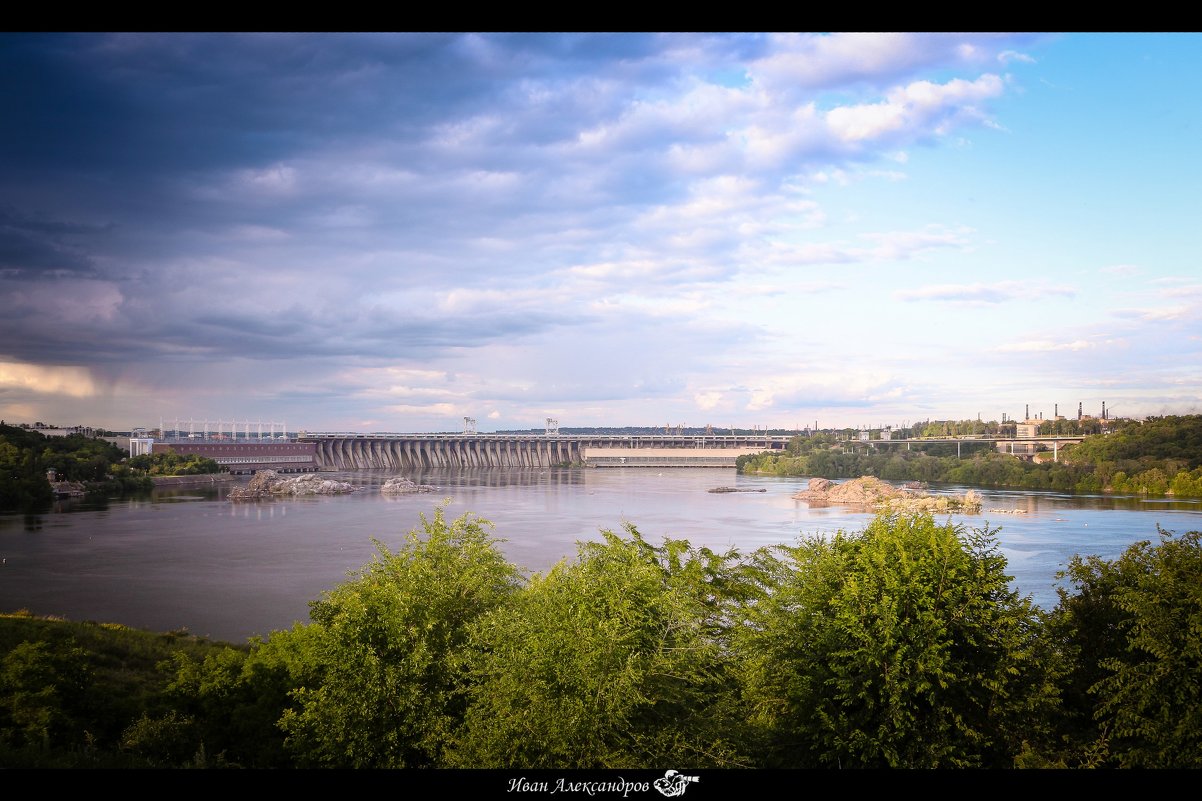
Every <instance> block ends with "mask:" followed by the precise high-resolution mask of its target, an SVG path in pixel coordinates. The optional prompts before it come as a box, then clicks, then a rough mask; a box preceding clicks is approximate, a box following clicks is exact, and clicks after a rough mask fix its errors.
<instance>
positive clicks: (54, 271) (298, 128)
mask: <svg viewBox="0 0 1202 801" xmlns="http://www.w3.org/2000/svg"><path fill="white" fill-rule="evenodd" d="M1200 44H1202V40H1200V39H1199V37H1198V36H1195V35H1147V34H1140V35H1118V34H1090V35H1057V36H1033V35H1020V36H992V35H950V34H936V35H839V34H836V35H827V36H817V35H780V34H772V35H705V36H702V35H628V34H621V35H543V34H539V35H522V36H517V35H430V34H417V35H396V36H384V35H295V34H290V35H237V36H235V35H146V34H138V35H112V36H102V35H94V34H89V35H12V34H9V35H4V36H2V37H0V103H3V115H2V118H3V120H4V123H3V125H2V126H0V417H3V418H5V419H6V420H9V421H25V422H34V421H36V420H42V421H46V422H53V423H58V424H63V425H74V424H79V423H83V424H93V425H103V426H106V427H110V428H118V429H128V428H130V427H132V426H142V425H144V426H154V425H157V424H158V421H159V418H160V417H165V418H167V419H168V420H171V419H174V418H176V417H183V418H188V417H191V418H193V419H195V420H196V421H198V422H199V421H201V420H204V419H209V420H214V421H215V420H217V419H224V420H230V419H238V420H244V419H249V420H252V421H253V420H259V419H262V420H264V421H266V420H276V421H286V422H287V423H288V427H289V428H290V429H293V430H295V429H298V428H303V429H307V430H327V431H333V430H360V431H442V430H455V429H457V428H458V427H459V426H460V425H461V421H462V418H463V417H464V416H472V417H475V418H476V419H477V420H478V427H479V429H480V430H482V431H487V430H493V429H506V428H530V427H539V426H541V425H542V422H543V419H544V418H545V417H548V416H551V417H556V418H557V419H558V420H559V422H560V425H561V426H564V427H570V426H592V425H663V424H665V423H671V424H673V425H676V424H680V423H684V424H686V425H705V424H706V423H711V424H713V425H715V426H717V427H727V426H739V427H751V426H754V425H759V426H771V427H787V428H793V427H804V426H806V425H813V423H814V422H815V421H817V422H818V423H819V425H821V426H823V427H827V426H840V427H842V426H863V425H872V426H876V425H882V424H884V425H889V424H894V425H896V424H902V423H905V422H908V421H914V420H919V419H925V418H928V417H929V418H935V419H943V418H957V419H958V418H965V417H976V416H977V415H978V414H979V415H981V416H982V418H983V419H986V420H989V419H1000V418H1001V417H1002V415H1003V414H1007V415H1009V416H1011V417H1019V416H1021V415H1022V414H1023V411H1024V407H1025V406H1026V405H1027V404H1030V407H1031V410H1032V412H1033V413H1034V412H1043V413H1044V414H1045V415H1048V416H1050V415H1051V414H1052V412H1053V405H1054V404H1057V403H1058V404H1059V407H1060V411H1061V413H1068V414H1075V412H1076V407H1077V403H1078V402H1081V403H1083V404H1084V407H1085V411H1086V412H1087V413H1095V414H1096V413H1097V412H1098V411H1099V410H1100V407H1101V404H1102V402H1103V401H1105V402H1106V403H1107V408H1108V409H1109V410H1110V411H1111V412H1112V413H1114V414H1118V415H1124V416H1144V415H1150V414H1164V413H1196V412H1199V411H1202V410H1200V408H1199V407H1200V406H1202V403H1200V402H1199V397H1200V395H1202V358H1200V355H1202V354H1200V351H1202V339H1200V334H1202V326H1200V325H1199V323H1198V320H1199V318H1200V314H1199V311H1200V308H1199V307H1200V306H1202V268H1200V266H1199V258H1200V257H1199V247H1198V245H1199V239H1200V237H1199V224H1198V221H1199V220H1200V219H1202V200H1200V197H1202V195H1200V193H1199V192H1198V191H1197V187H1198V186H1199V185H1202V147H1200V143H1202V91H1199V89H1198V79H1199V77H1200V76H1202V68H1200V67H1202V64H1200V62H1202V47H1200V46H1199V45H1200Z"/></svg>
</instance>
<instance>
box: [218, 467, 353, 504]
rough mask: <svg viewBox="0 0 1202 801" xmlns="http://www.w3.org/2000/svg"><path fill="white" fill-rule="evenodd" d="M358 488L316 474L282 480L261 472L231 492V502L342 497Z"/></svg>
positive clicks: (276, 474)
mask: <svg viewBox="0 0 1202 801" xmlns="http://www.w3.org/2000/svg"><path fill="white" fill-rule="evenodd" d="M357 489H358V488H357V487H355V486H354V485H353V484H348V483H346V482H345V481H334V480H333V479H329V478H322V477H321V476H319V475H317V474H316V473H303V474H301V475H299V476H293V477H290V478H281V477H280V476H279V474H278V473H276V471H274V470H260V471H259V472H257V473H255V475H254V477H253V478H251V480H250V481H249V482H248V483H247V485H246V486H245V487H239V488H238V489H235V490H230V494H229V499H230V500H231V501H258V500H263V499H267V498H275V497H279V496H283V495H294V496H295V495H342V494H343V493H347V492H355V491H356V490H357Z"/></svg>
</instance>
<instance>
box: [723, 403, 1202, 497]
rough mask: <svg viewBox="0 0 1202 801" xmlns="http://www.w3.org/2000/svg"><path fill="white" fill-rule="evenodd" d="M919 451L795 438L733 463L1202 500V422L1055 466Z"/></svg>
mask: <svg viewBox="0 0 1202 801" xmlns="http://www.w3.org/2000/svg"><path fill="white" fill-rule="evenodd" d="M1062 422H1063V421H1062ZM1048 433H1051V432H1048ZM922 447H923V450H922V451H918V450H902V449H901V448H899V447H897V446H892V447H890V448H888V449H884V448H879V446H878V447H874V446H872V445H869V444H866V443H859V442H846V441H835V440H833V439H831V438H829V437H826V436H816V437H795V438H794V439H793V441H791V442H790V443H789V446H788V448H787V449H786V450H785V452H784V453H779V452H765V453H761V454H754V455H748V456H740V457H739V459H738V462H737V463H738V467H739V469H740V470H741V471H742V472H746V473H768V474H773V475H787V476H821V477H823V478H853V477H858V476H876V477H878V478H883V479H886V480H891V481H940V482H949V483H956V484H970V485H973V486H981V487H1014V488H1018V489H1035V490H1058V491H1062V492H1070V491H1076V492H1118V493H1133V494H1145V495H1170V494H1171V495H1176V496H1182V497H1202V415H1192V416H1186V417H1163V418H1150V419H1148V420H1146V421H1144V422H1142V423H1134V422H1129V423H1127V424H1125V425H1123V426H1121V427H1119V428H1117V430H1114V431H1112V432H1111V433H1108V434H1104V435H1096V436H1089V437H1087V438H1086V439H1085V440H1084V441H1083V442H1081V443H1080V444H1078V445H1068V446H1063V447H1061V448H1060V450H1059V454H1058V456H1059V461H1056V462H1049V461H1024V460H1022V459H1016V458H1014V457H1013V456H1009V455H1007V454H1002V453H996V452H995V451H994V450H993V449H992V446H991V444H990V443H983V442H974V441H972V440H965V441H964V442H963V443H962V445H961V451H962V456H963V458H960V457H957V456H956V455H955V446H954V445H946V444H942V445H931V446H922ZM949 450H950V452H949Z"/></svg>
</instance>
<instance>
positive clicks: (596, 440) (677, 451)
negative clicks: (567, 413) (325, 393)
mask: <svg viewBox="0 0 1202 801" xmlns="http://www.w3.org/2000/svg"><path fill="white" fill-rule="evenodd" d="M791 438H792V437H789V436H768V435H766V434H736V435H720V434H696V435H689V434H636V435H604V434H588V435H575V434H357V433H348V432H342V433H308V432H302V433H301V434H300V435H299V436H298V437H297V439H296V441H297V442H312V443H314V444H315V445H316V446H317V453H316V458H317V463H318V466H319V469H322V470H361V469H372V468H376V469H392V470H420V469H424V468H434V467H554V466H557V465H573V464H575V465H586V466H594V467H600V466H631V467H633V466H644V467H673V466H680V467H688V466H697V467H717V466H734V460H735V458H737V457H738V456H739V455H741V454H744V453H759V452H761V451H765V450H779V449H783V448H784V447H785V445H786V444H787V443H788V442H789V440H790V439H791Z"/></svg>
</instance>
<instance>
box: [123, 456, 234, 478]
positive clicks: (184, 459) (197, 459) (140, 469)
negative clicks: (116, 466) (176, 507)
mask: <svg viewBox="0 0 1202 801" xmlns="http://www.w3.org/2000/svg"><path fill="white" fill-rule="evenodd" d="M126 464H128V465H129V468H130V469H131V470H132V471H134V472H137V473H141V474H144V475H150V476H195V475H204V474H209V473H219V472H221V465H219V464H217V462H215V461H214V460H212V459H209V458H208V457H205V456H200V455H198V454H195V453H189V454H180V453H147V454H142V455H140V456H132V457H130V458H129V459H127V460H126Z"/></svg>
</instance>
